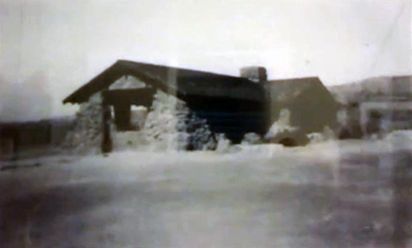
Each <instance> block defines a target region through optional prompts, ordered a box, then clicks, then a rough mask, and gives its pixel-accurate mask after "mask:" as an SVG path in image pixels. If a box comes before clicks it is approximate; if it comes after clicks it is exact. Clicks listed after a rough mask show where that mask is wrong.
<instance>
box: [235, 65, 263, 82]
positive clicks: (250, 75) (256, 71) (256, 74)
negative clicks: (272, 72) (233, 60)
mask: <svg viewBox="0 0 412 248" xmlns="http://www.w3.org/2000/svg"><path fill="white" fill-rule="evenodd" d="M240 77H242V78H247V79H249V80H251V81H253V82H256V83H262V82H266V81H267V79H268V77H267V73H266V68H265V67H262V66H248V67H243V68H241V69H240Z"/></svg>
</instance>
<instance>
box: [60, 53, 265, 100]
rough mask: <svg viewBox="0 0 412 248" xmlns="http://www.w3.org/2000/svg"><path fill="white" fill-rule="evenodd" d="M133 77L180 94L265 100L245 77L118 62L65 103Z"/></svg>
mask: <svg viewBox="0 0 412 248" xmlns="http://www.w3.org/2000/svg"><path fill="white" fill-rule="evenodd" d="M126 75H131V76H134V77H136V78H138V79H140V80H142V81H143V82H145V83H146V84H149V85H151V86H152V87H155V88H157V89H160V90H163V91H165V92H176V93H177V94H179V95H183V96H186V95H203V96H205V95H206V96H217V97H229V98H238V99H247V100H255V101H262V100H263V99H262V96H263V95H262V94H264V90H263V87H262V86H261V85H259V84H257V83H254V82H252V81H250V80H248V79H246V78H241V77H234V76H228V75H222V74H217V73H211V72H204V71H197V70H190V69H183V68H177V67H171V66H162V65H154V64H147V63H138V62H133V61H126V60H119V61H117V62H116V63H114V64H113V65H112V66H110V67H109V68H107V69H106V70H104V71H103V72H102V73H100V74H99V75H97V76H96V77H95V78H93V79H92V80H90V81H89V82H88V83H86V84H85V85H83V86H82V87H80V88H79V89H78V90H76V91H75V92H73V93H72V94H71V95H70V96H68V97H67V98H66V99H64V100H63V103H81V102H85V101H87V100H88V99H89V97H90V96H92V95H93V94H95V93H96V92H99V91H101V90H104V89H107V88H108V87H109V86H110V85H111V84H112V83H114V82H115V81H116V80H118V79H119V78H121V77H122V76H126Z"/></svg>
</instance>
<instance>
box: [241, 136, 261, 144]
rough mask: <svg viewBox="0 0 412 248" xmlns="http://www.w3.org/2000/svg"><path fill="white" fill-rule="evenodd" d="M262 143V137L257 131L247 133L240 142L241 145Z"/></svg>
mask: <svg viewBox="0 0 412 248" xmlns="http://www.w3.org/2000/svg"><path fill="white" fill-rule="evenodd" d="M260 143H262V139H261V138H260V136H259V134H257V133H247V134H245V135H244V137H243V140H242V142H241V144H242V145H255V144H260Z"/></svg>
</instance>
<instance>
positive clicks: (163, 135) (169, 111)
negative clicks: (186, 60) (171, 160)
mask: <svg viewBox="0 0 412 248" xmlns="http://www.w3.org/2000/svg"><path fill="white" fill-rule="evenodd" d="M142 135H143V137H144V139H145V140H146V145H148V148H149V149H150V150H156V151H170V150H186V149H189V150H191V149H195V150H203V149H208V148H210V147H212V146H213V145H214V144H213V138H212V132H211V131H210V130H209V128H208V126H207V123H206V121H204V120H201V119H199V118H197V117H196V116H194V115H193V114H192V113H191V112H190V110H189V108H188V107H187V106H186V104H185V102H183V101H181V100H179V99H177V98H176V97H175V96H172V95H168V94H165V93H163V92H160V91H159V92H157V93H156V94H155V98H154V101H153V105H152V109H151V111H150V112H149V114H148V116H147V119H146V121H145V125H144V128H143V130H142Z"/></svg>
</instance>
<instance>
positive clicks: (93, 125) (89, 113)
mask: <svg viewBox="0 0 412 248" xmlns="http://www.w3.org/2000/svg"><path fill="white" fill-rule="evenodd" d="M102 128H103V125H102V97H101V96H100V94H95V95H93V96H92V97H90V100H89V101H88V102H86V103H82V104H81V105H80V110H79V111H78V112H77V114H76V123H75V126H74V129H73V131H71V132H70V133H69V134H68V135H67V138H66V141H65V147H67V148H69V149H71V150H72V151H74V152H75V153H97V152H98V151H99V149H100V144H101V138H102Z"/></svg>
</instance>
